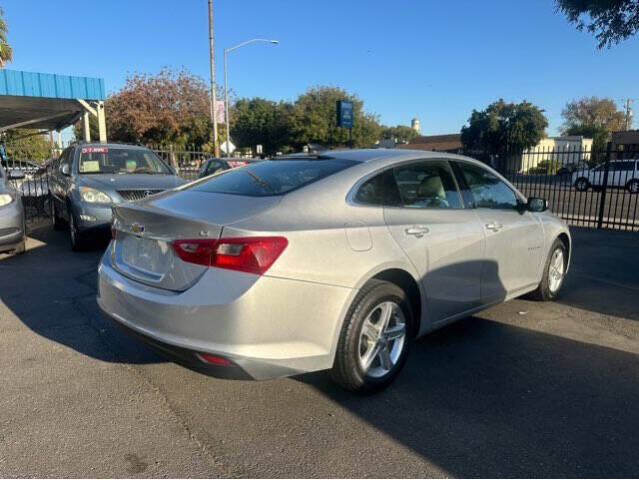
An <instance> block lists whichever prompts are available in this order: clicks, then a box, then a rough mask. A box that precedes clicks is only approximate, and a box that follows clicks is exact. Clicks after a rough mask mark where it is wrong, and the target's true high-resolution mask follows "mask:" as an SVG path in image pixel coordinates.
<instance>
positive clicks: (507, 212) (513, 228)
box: [458, 162, 545, 304]
mask: <svg viewBox="0 0 639 480" xmlns="http://www.w3.org/2000/svg"><path fill="white" fill-rule="evenodd" d="M458 165H459V170H460V172H461V176H462V179H463V181H464V182H465V184H466V187H467V188H468V189H469V190H470V194H471V195H472V199H473V202H474V207H475V212H476V214H477V216H478V217H479V221H480V223H481V226H482V228H483V230H484V235H485V238H486V251H485V255H484V266H483V269H482V280H481V297H482V303H484V304H486V303H493V302H496V301H500V300H503V299H504V298H505V297H506V296H507V295H510V294H513V293H516V292H518V291H521V290H525V289H526V288H528V287H530V286H532V285H535V284H536V282H537V281H538V276H539V268H540V266H541V259H542V258H543V257H544V254H545V252H542V247H543V230H542V226H541V222H540V220H539V219H538V218H537V217H536V216H535V214H534V213H531V212H528V211H525V210H523V209H522V208H521V204H522V201H523V199H518V196H517V194H516V193H515V192H514V190H513V189H512V188H511V187H510V186H508V184H506V183H505V182H504V181H503V180H502V179H501V178H499V177H498V176H497V175H495V174H494V173H492V172H491V171H490V170H488V169H486V168H484V167H482V166H479V165H476V164H473V163H469V162H458Z"/></svg>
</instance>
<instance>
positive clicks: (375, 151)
mask: <svg viewBox="0 0 639 480" xmlns="http://www.w3.org/2000/svg"><path fill="white" fill-rule="evenodd" d="M413 158H415V159H418V158H420V159H422V158H450V159H464V160H470V159H469V158H468V157H462V156H459V155H454V154H451V153H445V152H432V151H425V150H408V149H390V148H360V149H353V150H324V151H322V152H318V153H294V154H289V155H282V156H280V157H276V158H274V159H273V160H304V159H309V160H313V159H317V160H328V159H338V160H350V161H353V162H359V163H372V162H382V163H383V162H385V161H388V160H410V159H413Z"/></svg>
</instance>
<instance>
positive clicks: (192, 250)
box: [173, 237, 288, 275]
mask: <svg viewBox="0 0 639 480" xmlns="http://www.w3.org/2000/svg"><path fill="white" fill-rule="evenodd" d="M287 245H288V241H287V240H286V238H284V237H236V238H221V239H219V240H214V239H201V238H197V239H185V240H174V241H173V250H175V253H176V254H177V255H178V257H180V258H181V259H182V260H184V261H185V262H190V263H197V264H198V265H205V266H207V267H218V268H226V269H229V270H238V271H240V272H248V273H255V274H257V275H262V274H263V273H264V272H266V271H267V270H268V269H269V268H270V267H271V265H273V263H274V262H275V260H277V258H278V257H279V256H280V255H281V254H282V252H283V251H284V249H285V248H286V246H287Z"/></svg>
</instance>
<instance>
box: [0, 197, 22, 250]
mask: <svg viewBox="0 0 639 480" xmlns="http://www.w3.org/2000/svg"><path fill="white" fill-rule="evenodd" d="M23 240H24V215H23V209H22V202H21V201H20V199H18V200H16V201H14V202H12V203H10V204H9V205H5V206H4V207H0V251H3V252H4V251H9V250H14V249H15V248H17V247H18V246H19V245H20V244H21V243H22V241H23Z"/></svg>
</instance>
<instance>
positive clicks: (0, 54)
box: [0, 8, 13, 68]
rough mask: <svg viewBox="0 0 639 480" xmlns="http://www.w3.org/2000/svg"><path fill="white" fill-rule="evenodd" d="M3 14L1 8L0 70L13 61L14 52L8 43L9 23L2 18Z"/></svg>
mask: <svg viewBox="0 0 639 480" xmlns="http://www.w3.org/2000/svg"><path fill="white" fill-rule="evenodd" d="M3 13H4V12H3V11H2V8H0V68H2V67H4V64H5V63H6V62H10V61H11V60H12V59H13V51H12V50H11V46H10V45H9V44H8V43H7V22H5V21H4V18H2V14H3Z"/></svg>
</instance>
